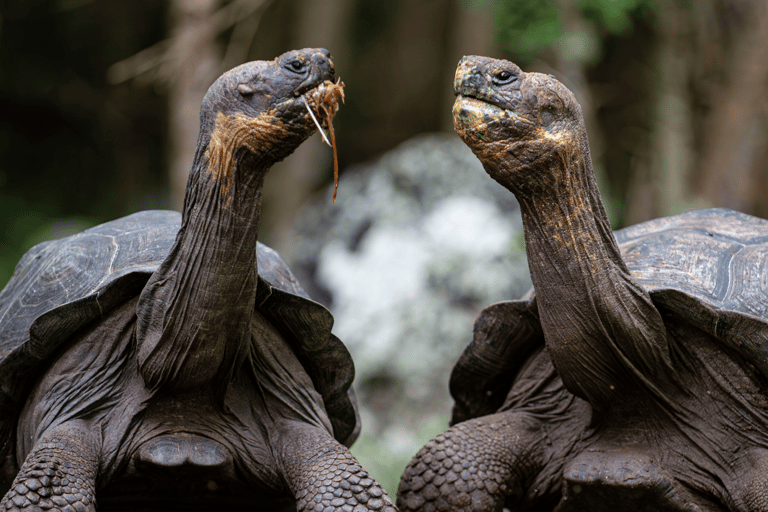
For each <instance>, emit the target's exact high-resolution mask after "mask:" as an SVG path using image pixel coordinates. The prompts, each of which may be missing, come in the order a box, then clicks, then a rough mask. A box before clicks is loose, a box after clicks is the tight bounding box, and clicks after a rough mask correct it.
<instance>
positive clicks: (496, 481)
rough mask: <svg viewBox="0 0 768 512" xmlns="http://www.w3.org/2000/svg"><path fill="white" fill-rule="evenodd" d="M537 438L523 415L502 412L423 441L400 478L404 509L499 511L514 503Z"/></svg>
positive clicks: (531, 423)
mask: <svg viewBox="0 0 768 512" xmlns="http://www.w3.org/2000/svg"><path fill="white" fill-rule="evenodd" d="M541 439H542V435H541V432H539V429H538V428H537V422H536V421H535V420H534V419H533V418H531V417H529V416H528V415H527V414H524V413H509V412H502V413H497V414H492V415H489V416H482V417H480V418H475V419H472V420H468V421H465V422H463V423H459V424H457V425H454V426H453V427H451V428H450V429H449V430H447V431H446V432H443V433H442V434H440V435H438V436H437V437H435V438H434V439H433V440H431V441H430V442H429V443H427V444H426V445H425V446H424V447H423V448H422V449H421V450H420V451H419V452H418V453H417V454H416V456H415V457H414V458H413V459H412V460H411V462H410V463H409V464H408V467H407V468H406V469H405V472H404V473H403V476H402V478H401V480H400V487H399V489H398V492H397V505H398V506H399V507H400V509H401V510H403V511H414V512H415V511H423V512H427V511H433V510H451V511H457V512H459V511H462V512H463V511H483V512H501V510H502V509H503V507H504V504H505V502H508V503H515V502H518V501H519V500H520V499H521V498H522V496H523V493H524V490H523V485H522V484H523V483H524V482H523V481H524V480H525V479H526V478H525V475H526V473H527V472H534V473H535V469H536V467H537V466H538V462H537V459H538V458H539V455H538V452H537V445H538V444H539V443H540V441H541Z"/></svg>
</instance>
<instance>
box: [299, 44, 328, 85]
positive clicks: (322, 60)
mask: <svg viewBox="0 0 768 512" xmlns="http://www.w3.org/2000/svg"><path fill="white" fill-rule="evenodd" d="M309 52H311V53H310V55H308V56H307V59H308V60H309V62H310V72H309V76H308V77H307V78H306V79H305V80H304V81H303V82H301V84H299V87H297V88H296V93H295V94H296V96H301V95H302V94H304V93H305V92H307V91H308V90H310V89H314V88H315V87H317V86H318V85H320V84H322V83H323V82H325V81H331V82H332V81H333V78H334V76H335V75H336V69H335V68H334V67H333V61H332V60H331V53H330V52H329V51H328V50H326V49H325V48H314V49H312V50H309Z"/></svg>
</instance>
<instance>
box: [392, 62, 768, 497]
mask: <svg viewBox="0 0 768 512" xmlns="http://www.w3.org/2000/svg"><path fill="white" fill-rule="evenodd" d="M454 87H455V92H456V94H457V99H456V102H455V104H454V110H453V112H454V123H455V127H456V130H457V132H458V133H459V135H460V136H461V138H462V139H463V140H464V142H465V143H466V144H467V145H468V146H469V147H470V148H471V149H472V150H473V152H474V153H475V155H476V156H477V157H478V158H479V159H480V160H481V161H482V163H483V166H484V168H485V169H486V171H487V172H488V174H489V175H490V176H491V177H492V178H494V179H495V180H496V181H498V182H499V183H501V184H502V185H504V186H505V187H506V188H507V189H508V190H510V191H511V192H512V193H513V194H514V195H515V197H516V198H517V200H518V202H519V203H520V207H521V212H522V217H523V225H524V230H525V240H526V250H527V255H528V264H529V268H530V272H531V278H532V281H533V285H534V289H533V290H532V291H531V292H530V293H529V294H528V295H527V296H526V297H524V298H523V299H522V300H520V301H515V302H507V303H499V304H495V305H492V306H490V307H488V308H487V309H485V310H484V311H483V312H482V313H481V314H480V316H479V318H478V320H477V322H476V324H475V334H474V339H473V341H472V343H471V344H470V345H469V346H468V347H467V349H466V351H465V352H464V354H463V355H462V357H461V358H460V359H459V361H458V362H457V364H456V366H455V367H454V371H453V373H452V377H451V391H452V393H453V395H454V397H455V399H456V405H455V408H454V416H453V423H454V425H453V427H452V428H451V429H449V430H448V431H446V432H445V433H443V434H441V435H439V436H437V437H436V438H435V439H433V440H432V441H430V442H429V443H428V444H427V445H426V446H425V447H424V448H422V450H421V451H420V452H419V453H418V454H417V455H416V456H415V457H414V459H413V460H412V461H411V463H410V464H409V466H408V467H407V468H406V471H405V473H404V475H403V478H402V480H401V484H400V489H399V491H398V505H399V506H400V508H401V509H402V510H422V511H429V510H457V511H469V510H473V511H501V510H502V508H503V507H504V506H506V507H508V508H510V509H511V510H521V511H522V510H525V511H533V510H535V511H552V510H554V511H557V512H565V511H572V510H584V511H592V512H602V511H609V510H610V511H615V510H626V511H684V510H685V511H715V510H730V511H734V512H735V511H766V510H768V380H767V379H768V345H767V343H768V298H767V297H766V292H768V282H767V281H768V279H766V275H768V269H767V268H766V267H765V263H766V261H768V222H766V221H764V220H762V219H758V218H755V217H751V216H748V215H744V214H741V213H737V212H733V211H730V210H724V209H711V210H701V211H694V212H689V213H686V214H681V215H678V216H673V217H669V218H663V219H658V220H654V221H650V222H647V223H643V224H639V225H637V226H633V227H630V228H626V229H624V230H622V231H619V232H618V233H616V235H615V236H614V233H613V232H612V231H611V229H610V226H609V223H608V219H607V216H606V214H605V210H604V208H603V205H602V202H601V200H600V195H599V192H598V188H597V185H596V182H595V177H594V173H593V170H592V162H591V158H590V154H589V145H588V142H587V135H586V130H585V128H584V121H583V117H582V114H581V109H580V107H579V104H578V103H577V102H576V100H575V98H574V96H573V94H572V93H571V92H570V91H568V90H567V89H566V88H565V87H564V86H563V85H562V84H560V83H559V82H558V81H557V80H555V79H554V78H553V77H551V76H548V75H542V74H538V73H524V72H522V71H521V70H520V68H519V67H517V66H516V65H515V64H513V63H511V62H508V61H505V60H495V59H490V58H486V57H465V58H464V59H462V61H461V62H460V63H459V66H458V69H457V71H456V79H455V82H454Z"/></svg>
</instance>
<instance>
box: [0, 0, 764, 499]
mask: <svg viewBox="0 0 768 512" xmlns="http://www.w3.org/2000/svg"><path fill="white" fill-rule="evenodd" d="M307 46H313V47H317V46H321V47H326V48H328V49H329V50H330V51H331V53H332V55H333V57H334V63H335V65H336V69H337V71H338V74H339V76H341V77H342V79H343V80H344V82H345V83H346V104H345V105H344V106H343V108H342V109H341V110H340V112H339V114H338V115H337V117H336V120H335V123H334V126H335V129H336V138H337V141H338V149H339V163H340V167H341V169H342V177H341V181H342V184H341V186H340V189H339V204H337V205H336V206H335V207H332V206H331V205H330V204H329V203H330V200H329V195H328V184H329V181H330V179H331V176H332V172H331V170H332V164H331V152H330V150H329V148H327V147H325V146H323V145H322V144H321V141H320V138H319V136H313V137H312V138H311V139H310V140H309V141H308V142H307V143H305V144H304V145H303V146H302V147H301V148H299V150H298V151H297V152H296V153H295V154H294V155H292V156H291V157H290V158H289V159H287V160H286V161H285V162H284V163H281V164H279V166H278V167H279V169H278V168H276V169H275V170H273V172H272V173H271V174H270V177H269V178H268V180H267V190H266V191H265V199H264V212H263V215H262V226H261V227H260V239H261V240H263V241H264V242H266V243H268V244H270V245H272V246H274V247H275V248H277V249H278V250H279V251H281V253H283V254H284V255H285V256H286V259H288V261H289V262H290V263H292V264H293V265H295V266H296V268H297V269H298V270H297V273H299V274H301V275H300V277H302V279H306V280H307V281H308V285H307V288H308V289H310V291H311V292H312V293H313V294H314V295H315V296H318V299H320V300H321V301H322V302H325V303H326V304H328V305H329V307H331V309H332V310H333V311H334V314H338V315H339V316H340V319H339V320H338V321H337V325H338V328H339V329H340V330H341V331H345V332H341V333H338V334H339V335H340V336H341V337H342V339H345V340H348V339H352V341H351V342H349V345H350V349H351V350H352V352H353V357H355V359H356V362H357V365H358V368H359V372H358V374H359V375H360V376H361V377H359V378H358V381H357V384H356V385H357V387H358V389H359V390H360V392H359V395H360V399H361V402H362V403H363V406H364V407H363V409H364V410H363V419H364V421H365V425H364V429H363V435H362V437H361V442H360V443H358V445H356V447H355V450H356V453H357V455H358V456H359V457H360V458H361V460H362V461H363V463H364V465H366V466H367V467H368V468H369V469H370V470H371V472H372V473H374V476H375V477H376V478H378V479H380V480H382V482H383V483H384V484H385V485H386V486H387V488H388V489H389V490H390V493H391V492H392V491H393V489H394V487H395V486H396V482H397V478H398V476H399V474H400V472H401V471H402V468H403V466H404V464H405V462H406V461H407V460H408V459H409V458H410V456H411V455H413V452H415V450H416V449H417V448H418V446H419V443H423V442H424V441H426V440H427V439H428V438H429V437H431V436H432V435H434V434H436V433H437V432H439V431H441V430H443V429H444V428H445V427H446V422H447V419H448V417H449V412H450V399H449V397H448V394H447V378H448V377H447V375H448V372H449V370H450V361H452V360H455V359H456V357H458V355H459V352H460V350H461V346H462V345H463V344H466V343H467V342H468V341H469V340H470V339H471V321H472V318H474V316H476V314H477V312H478V311H479V310H480V308H481V307H482V306H483V305H486V304H488V303H489V301H492V300H503V299H505V298H507V299H512V298H515V294H517V293H519V292H520V290H524V289H525V287H526V286H528V283H527V282H526V281H525V262H524V259H523V256H522V253H523V250H522V246H521V241H520V236H519V235H520V234H519V222H517V221H516V220H515V204H514V200H513V199H511V197H509V196H508V194H506V193H505V192H504V191H501V192H500V191H499V190H497V189H494V188H493V187H494V184H492V183H489V180H488V179H487V177H486V176H485V175H484V173H483V172H482V169H481V168H480V167H479V166H478V165H477V164H476V162H474V161H473V159H472V158H471V155H469V156H467V153H466V152H464V153H462V149H461V147H462V146H461V143H460V142H458V138H457V137H456V136H455V134H453V130H452V120H451V104H452V102H453V92H452V79H453V72H454V69H455V66H456V64H457V62H458V61H459V59H460V58H461V57H462V56H463V55H467V54H481V55H489V56H494V57H503V58H508V59H511V60H513V61H515V62H516V63H517V64H519V65H520V66H521V67H523V69H524V70H527V71H541V72H546V73H551V74H553V75H555V76H556V77H557V78H558V79H560V80H561V81H562V82H563V83H565V84H566V85H567V86H568V87H569V88H570V89H571V90H573V91H574V93H575V94H576V96H577V98H578V99H579V101H580V103H581V104H582V107H583V111H584V114H585V118H586V122H587V127H588V131H589V136H590V142H591V145H592V156H593V159H594V163H595V168H596V172H597V173H598V178H599V182H600V186H601V190H602V194H603V199H604V202H605V203H606V206H607V207H608V210H609V214H610V217H611V220H612V222H613V224H614V227H616V228H618V227H622V226H625V225H629V224H633V223H636V222H640V221H643V220H647V219H650V218H654V217H658V216H663V215H669V214H673V213H678V212H681V211H685V210H689V209H692V208H697V207H705V206H726V207H730V208H734V209H737V210H740V211H743V212H746V213H751V214H754V215H758V216H762V217H766V216H768V202H766V201H765V200H763V198H764V197H765V195H766V192H768V125H766V114H768V95H766V93H767V92H768V87H767V86H768V84H767V81H768V2H766V0H229V1H226V0H172V1H160V0H132V1H130V2H126V1H124V0H0V233H2V236H0V286H2V285H4V284H5V282H6V281H7V279H8V278H9V277H10V275H11V273H12V271H13V268H14V266H15V264H16V262H17V261H18V259H19V258H20V257H21V255H22V254H23V253H24V251H26V250H27V249H28V248H29V247H31V246H32V245H34V244H35V243H38V242H40V241H43V240H46V239H49V238H54V237H59V236H64V235H67V234H70V233H74V232H77V231H80V230H82V229H84V228H86V227H88V226H91V225H94V224H96V223H99V222H103V221H106V220H110V219H113V218H116V217H119V216H122V215H125V214H128V213H131V212H134V211H138V210H143V209H150V208H173V209H179V208H180V201H181V197H182V195H183V188H184V183H185V180H186V175H187V172H188V169H189V167H190V164H191V159H192V155H193V152H194V146H195V143H196V138H197V130H198V121H197V116H198V109H199V105H200V101H201V99H202V96H203V95H204V93H205V91H206V90H207V88H208V86H209V85H210V84H211V83H212V82H213V81H214V80H215V78H216V77H217V76H218V75H219V74H220V73H222V72H223V71H225V70H227V69H229V68H231V67H233V66H235V65H237V64H240V63H242V62H245V61H248V60H256V59H272V58H274V57H275V56H276V55H278V54H280V53H283V52H284V51H287V50H290V49H294V48H302V47H307ZM377 169H378V170H377ZM436 170H437V171H440V176H442V177H444V178H445V179H444V180H442V181H440V180H438V177H436V175H435V171H436ZM436 180H437V181H436ZM438 181H439V183H438ZM371 184H374V185H375V186H373V185H371ZM425 190H427V191H432V192H435V193H434V194H432V195H430V194H428V193H425ZM438 190H440V193H437V191H438ZM401 193H405V196H404V197H408V198H410V199H407V200H406V199H401V196H400V195H398V194H401ZM409 194H410V195H409ZM456 194H459V195H458V196H456ZM457 197H458V199H457ZM355 198H357V202H356V199H355ZM360 198H365V200H364V201H361V200H360ZM376 198H379V199H381V201H383V202H385V203H386V204H382V205H381V206H376V207H373V206H371V205H372V204H374V203H375V201H376V200H377V199H376ZM414 198H415V199H414ZM409 201H410V202H409ZM478 201H480V202H478ZM345 203H346V206H345ZM483 204H486V206H483ZM409 205H410V206H409ZM488 205H490V206H488ZM333 208H337V210H334V209H333ZM484 208H485V209H484ZM361 212H362V213H361ZM387 212H388V213H387ZM403 212H408V215H405V214H404V213H403ZM457 212H458V213H457ZM486 212H487V214H486ZM481 214H482V215H481ZM385 215H391V216H393V217H392V218H394V219H395V220H393V221H391V222H384V223H383V224H381V222H382V221H381V219H382V218H383V217H384V216H385ZM474 217H478V219H477V222H483V219H485V221H486V222H487V221H488V219H496V218H497V217H498V218H499V220H498V222H497V221H496V220H493V222H491V223H490V224H477V225H470V224H466V225H464V228H462V222H467V223H469V222H470V220H471V219H472V218H474ZM441 222H443V223H444V222H448V225H447V226H445V225H444V224H441ZM504 222H507V224H504ZM324 223H325V224H324ZM372 226H373V228H375V227H376V226H379V227H380V228H381V229H380V230H379V231H376V230H375V229H373V228H372ZM476 226H480V227H476ZM325 228H328V229H327V230H326V229H325ZM372 229H373V231H372ZM324 230H325V232H324V234H323V235H322V236H316V237H315V238H314V239H312V234H313V233H314V234H317V233H319V232H323V231H324ZM478 231H481V232H483V233H486V234H488V235H489V236H491V235H493V234H494V233H495V234H496V235H493V236H497V235H498V238H496V239H494V240H501V242H500V243H496V242H493V241H491V242H489V241H488V240H489V239H477V240H475V239H471V238H470V237H471V236H472V235H473V234H477V232H478ZM372 233H373V234H376V233H377V234H376V236H375V237H374V236H373V234H372ZM403 233H405V234H403ZM368 235H370V236H368ZM366 236H368V238H366ZM345 237H346V238H345ZM425 237H426V238H428V239H429V240H431V241H433V242H434V244H433V245H432V246H430V247H425V246H423V243H422V242H423V240H425V239H426V238H425ZM462 237H463V238H462ZM457 239H459V240H465V241H466V240H472V242H471V243H465V244H464V245H463V246H462V245H461V244H460V243H458V242H457ZM361 240H362V241H365V240H369V241H370V243H368V244H367V245H366V244H363V246H362V249H361V248H360V247H359V245H360V242H361ZM372 240H377V241H378V242H379V246H377V245H376V244H375V243H374V242H373V241H372ZM419 243H422V245H419ZM334 244H335V245H334ZM339 244H341V246H340V245H339ZM408 244H411V245H408ZM414 244H415V245H414ZM494 244H496V245H494ZM340 247H341V248H340ZM377 247H380V248H384V249H376V248H377ZM408 247H416V248H417V249H418V250H417V249H413V251H410V249H409V250H406V248H408ZM344 248H345V249H344ZM478 248H483V250H485V251H486V252H485V253H482V254H481V252H482V251H480V252H479V249H478ZM342 249H344V250H346V252H344V250H342ZM387 251H389V252H387ZM419 251H421V252H419ZM450 251H454V252H450ZM449 253H450V254H452V255H453V256H451V257H450V258H448V257H447V256H446V254H449ZM363 255H365V258H363ZM344 258H346V259H344ZM366 258H367V259H366ZM363 260H365V261H363ZM406 260H407V262H408V263H409V264H410V265H411V266H408V265H404V262H405V261H406ZM366 262H367V263H366ZM414 262H417V263H418V264H415V263H414ZM364 263H366V264H368V265H369V267H366V266H365V265H364ZM510 266H514V267H515V268H516V269H517V270H515V271H513V270H510V268H511V267H510ZM491 268H492V270H493V271H494V272H499V273H500V275H505V276H507V280H501V279H500V278H498V279H497V278H495V277H493V274H486V273H483V272H484V270H485V269H491ZM366 269H367V270H366ZM382 269H389V270H392V272H391V274H390V273H386V272H384V271H383V270H382ZM521 269H522V270H521ZM380 270H381V272H380ZM518 273H521V274H522V277H520V276H519V275H518ZM372 274H377V275H379V277H380V278H381V277H382V276H384V277H383V279H384V281H383V282H384V283H385V284H390V285H392V286H390V287H389V289H388V290H387V288H386V286H384V290H383V291H381V290H380V291H379V293H381V294H382V295H381V297H379V296H372V295H371V294H373V293H374V291H376V290H377V288H376V287H375V286H373V285H370V284H368V283H367V282H366V276H371V275H372ZM489 275H491V277H488V276H489ZM397 276H400V277H403V276H404V277H405V279H406V282H405V285H403V286H400V287H398V286H394V285H393V283H394V282H395V279H396V277H397ZM425 276H426V277H425ZM345 279H346V281H345ZM350 279H351V281H350ZM420 280H421V281H424V283H426V284H425V285H424V287H423V288H419V287H418V286H415V287H414V286H407V285H409V284H411V285H412V284H414V283H416V282H417V281H418V282H421V281H420ZM380 281H381V279H380ZM500 283H501V284H500ZM427 289H428V290H427ZM349 290H353V291H356V290H362V294H363V297H368V298H371V297H373V298H372V299H371V300H369V301H368V302H369V303H370V304H369V305H368V306H366V307H368V310H366V311H363V312H358V313H357V314H355V312H354V307H353V306H354V305H355V304H357V305H358V306H362V305H363V302H361V301H362V300H363V299H358V298H355V297H354V294H352V292H350V291H349ZM425 290H427V291H425ZM446 290H448V291H449V292H450V293H449V292H446ZM489 290H490V291H489ZM422 292H423V293H422ZM454 292H455V293H454ZM491 292H493V293H491ZM366 293H367V295H366ZM428 293H432V294H433V295H431V296H430V295H428ZM425 294H426V295H425ZM435 294H436V295H435ZM449 295H450V296H449ZM404 296H407V297H408V299H409V302H403V301H399V302H398V301H397V300H392V298H393V297H394V298H396V299H399V298H402V297H404ZM428 296H429V297H431V298H425V297H428ZM435 297H437V298H435ZM350 304H352V306H350ZM365 304H368V303H365ZM414 304H416V305H418V307H415V306H414ZM377 305H378V307H379V308H380V310H377V311H374V309H375V307H376V306H377ZM430 307H431V308H432V309H429V308H430ZM350 308H351V310H350ZM395 310H397V311H398V315H399V316H398V315H396V316H395V317H393V318H388V317H386V316H384V313H383V312H392V311H395ZM382 311H383V312H382ZM429 311H432V312H434V311H438V313H429ZM344 315H347V316H346V317H345V316H344ZM403 318H405V319H406V320H403ZM355 320H356V321H355ZM393 323H394V324H397V325H398V326H399V327H398V329H394V330H393V328H392V324H393ZM400 324H402V325H400ZM387 329H389V330H387ZM390 331H391V332H390ZM383 332H384V333H385V334H386V333H388V334H386V335H384V334H382V333H383ZM430 333H432V334H435V333H436V334H437V340H436V341H435V340H433V341H431V342H428V343H426V344H424V345H417V342H418V341H419V340H421V339H423V338H427V337H428V336H429V335H430ZM356 337H357V338H359V340H360V341H356V340H357V338H356ZM449 338H450V339H451V340H454V339H455V340H460V341H447V340H449ZM366 339H374V340H377V341H376V343H377V344H374V345H370V344H369V345H366V341H365V340H366ZM437 352H439V353H440V357H436V356H435V354H436V353H437ZM382 354H385V355H387V354H388V355H387V356H386V357H383V356H382ZM398 356H400V357H398Z"/></svg>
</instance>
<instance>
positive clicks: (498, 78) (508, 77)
mask: <svg viewBox="0 0 768 512" xmlns="http://www.w3.org/2000/svg"><path fill="white" fill-rule="evenodd" d="M516 79H517V77H516V76H515V75H514V74H513V73H512V72H511V71H508V70H506V69H503V70H501V71H499V72H498V73H496V74H495V75H494V76H493V83H494V84H496V85H505V84H509V83H512V82H514V81H515V80H516Z"/></svg>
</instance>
